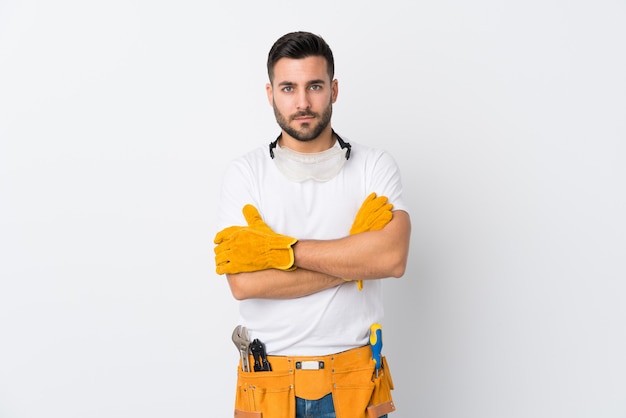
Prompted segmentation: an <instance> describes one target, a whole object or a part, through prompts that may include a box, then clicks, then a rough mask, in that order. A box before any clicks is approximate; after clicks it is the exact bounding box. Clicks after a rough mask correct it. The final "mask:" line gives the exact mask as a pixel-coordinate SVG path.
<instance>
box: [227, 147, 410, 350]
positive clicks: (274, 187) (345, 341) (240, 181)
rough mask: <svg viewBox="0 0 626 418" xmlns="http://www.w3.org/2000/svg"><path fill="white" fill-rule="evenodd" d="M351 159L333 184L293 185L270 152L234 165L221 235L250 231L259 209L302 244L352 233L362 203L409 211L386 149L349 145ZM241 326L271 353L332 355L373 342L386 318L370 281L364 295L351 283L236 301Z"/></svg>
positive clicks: (377, 286)
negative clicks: (381, 199)
mask: <svg viewBox="0 0 626 418" xmlns="http://www.w3.org/2000/svg"><path fill="white" fill-rule="evenodd" d="M350 145H351V146H352V150H351V154H350V159H349V160H348V161H346V163H345V164H344V166H343V168H342V169H341V171H340V172H339V174H337V176H335V177H334V178H332V179H331V180H328V181H326V182H319V181H315V180H306V181H303V182H294V181H290V180H288V179H287V178H286V177H285V176H284V175H283V174H282V173H281V172H280V171H279V170H278V168H277V167H276V164H275V163H274V160H272V158H271V157H270V154H269V148H268V146H263V147H259V148H257V149H255V150H252V151H251V152H249V153H247V154H245V155H243V156H241V157H239V158H237V159H235V160H233V161H231V162H230V163H229V165H228V167H227V169H226V171H225V173H224V177H223V181H222V190H221V193H220V201H219V209H218V219H217V231H219V230H221V229H223V228H226V227H228V226H232V225H246V221H245V219H244V217H243V214H242V208H243V207H244V205H246V204H248V203H250V204H252V205H254V206H255V207H256V208H257V209H258V210H259V213H260V214H261V217H262V218H263V220H264V221H265V222H266V223H267V224H268V225H269V227H270V228H272V229H273V230H274V231H275V232H276V233H279V234H284V235H289V236H292V237H295V238H297V239H319V240H326V239H336V238H341V237H345V236H347V235H349V233H350V228H351V226H352V223H353V221H354V218H355V216H356V214H357V211H358V210H359V208H360V207H361V204H362V203H363V201H364V200H365V198H366V197H367V196H368V195H369V194H370V193H372V192H376V194H377V195H378V196H387V197H388V198H389V202H390V203H392V204H393V205H394V208H393V209H394V210H405V211H407V212H408V210H407V207H406V205H405V203H404V201H403V200H402V183H401V179H400V172H399V170H398V166H397V164H396V162H395V161H394V159H393V158H392V157H391V156H390V155H389V154H388V153H387V152H385V151H383V150H380V149H374V148H371V147H366V146H363V145H359V144H355V143H351V144H350ZM239 307H240V308H239V314H240V318H239V321H240V322H239V324H241V325H243V326H245V327H247V328H248V332H249V335H250V338H251V339H254V338H258V339H259V340H261V341H263V343H264V344H265V346H266V350H267V352H268V354H271V355H293V356H308V355H312V356H315V355H327V354H332V353H337V352H341V351H345V350H349V349H351V348H354V347H360V346H363V345H365V344H367V343H368V336H369V327H370V325H371V324H373V323H375V322H381V320H382V317H383V299H382V281H381V280H367V281H365V282H364V283H363V290H362V291H359V290H358V289H357V285H356V282H346V283H343V284H341V285H340V286H337V287H334V288H332V289H327V290H324V291H321V292H318V293H315V294H312V295H309V296H304V297H300V298H296V299H287V300H276V299H247V300H242V301H240V302H239Z"/></svg>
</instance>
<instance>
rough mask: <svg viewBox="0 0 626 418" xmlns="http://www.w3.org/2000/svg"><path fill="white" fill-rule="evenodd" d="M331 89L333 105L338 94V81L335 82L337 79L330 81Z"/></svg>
mask: <svg viewBox="0 0 626 418" xmlns="http://www.w3.org/2000/svg"><path fill="white" fill-rule="evenodd" d="M331 89H332V92H333V103H335V102H336V101H337V95H338V94H339V81H337V79H334V80H333V81H332V85H331Z"/></svg>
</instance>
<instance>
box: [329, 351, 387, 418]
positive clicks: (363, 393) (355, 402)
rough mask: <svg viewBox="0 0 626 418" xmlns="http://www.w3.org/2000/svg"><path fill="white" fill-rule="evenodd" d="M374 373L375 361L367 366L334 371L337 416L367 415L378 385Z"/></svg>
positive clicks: (334, 399) (338, 417) (334, 398)
mask: <svg viewBox="0 0 626 418" xmlns="http://www.w3.org/2000/svg"><path fill="white" fill-rule="evenodd" d="M373 373H374V362H373V361H372V362H371V363H370V364H369V365H368V366H367V367H361V368H351V369H346V370H340V371H337V370H335V371H334V373H333V403H334V404H335V411H336V414H337V418H341V417H350V418H352V417H359V418H362V417H363V418H364V417H365V411H366V410H367V407H368V405H369V401H370V399H371V398H372V393H373V391H374V388H375V386H376V385H375V383H374V382H373V380H372V376H373Z"/></svg>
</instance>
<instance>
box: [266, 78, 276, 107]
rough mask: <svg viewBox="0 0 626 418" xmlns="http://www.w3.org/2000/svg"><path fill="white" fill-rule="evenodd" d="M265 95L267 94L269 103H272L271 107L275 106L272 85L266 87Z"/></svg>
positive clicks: (268, 84)
mask: <svg viewBox="0 0 626 418" xmlns="http://www.w3.org/2000/svg"><path fill="white" fill-rule="evenodd" d="M265 93H267V101H268V102H270V106H274V90H272V84H271V83H267V84H266V85H265Z"/></svg>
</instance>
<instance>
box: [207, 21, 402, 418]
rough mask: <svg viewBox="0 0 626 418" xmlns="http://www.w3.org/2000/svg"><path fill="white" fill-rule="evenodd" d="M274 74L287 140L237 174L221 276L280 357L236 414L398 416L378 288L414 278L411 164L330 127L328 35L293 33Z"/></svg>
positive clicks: (232, 175) (255, 374)
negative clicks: (402, 165)
mask: <svg viewBox="0 0 626 418" xmlns="http://www.w3.org/2000/svg"><path fill="white" fill-rule="evenodd" d="M267 69H268V75H269V83H268V84H267V86H266V91H267V97H268V100H269V103H270V105H271V106H272V107H273V108H274V114H275V116H276V121H277V122H278V125H279V126H280V129H281V133H280V135H279V137H278V138H277V139H276V140H275V141H273V142H272V143H270V146H269V149H268V147H267V145H265V146H263V147H259V148H258V149H256V150H253V151H251V152H249V153H247V154H246V155H243V156H242V157H240V158H237V159H235V160H234V161H232V162H231V163H230V164H229V166H228V168H227V170H226V172H225V175H224V178H223V183H222V190H221V194H220V203H219V210H218V228H223V229H221V230H220V231H219V232H218V233H217V234H216V236H215V244H217V246H216V247H215V262H216V270H217V273H218V274H226V276H227V278H228V283H229V285H230V288H231V291H232V294H233V296H234V297H235V298H236V299H237V300H239V301H240V321H241V322H240V324H241V326H240V327H238V329H236V330H235V331H236V333H239V332H241V331H243V332H244V333H246V334H247V336H248V337H249V340H250V341H253V345H252V347H254V348H251V351H252V353H253V354H255V353H258V352H261V351H262V350H263V349H265V351H266V354H267V357H258V356H256V355H252V356H248V358H247V359H245V360H243V361H241V363H240V368H239V372H238V379H237V386H238V387H237V395H236V401H235V411H236V412H235V415H236V416H237V417H261V416H262V417H263V418H282V417H284V418H292V417H294V416H295V417H304V416H307V417H335V416H336V417H338V418H352V417H379V416H386V414H387V413H388V412H391V411H393V410H394V409H395V407H394V406H393V402H392V399H391V393H390V391H391V389H392V388H393V384H392V382H391V376H390V374H389V369H388V366H387V364H386V360H385V358H384V356H382V357H377V358H375V359H373V358H372V357H373V350H372V348H370V327H371V326H372V324H379V323H380V322H381V320H382V317H383V306H382V280H379V279H383V278H388V277H401V276H402V275H403V274H404V272H405V268H406V264H407V259H408V250H409V238H410V229H411V224H410V219H409V215H408V211H407V207H406V205H405V203H404V201H403V199H402V185H401V181H400V173H399V170H398V167H397V165H396V163H395V161H394V160H393V159H392V157H391V156H390V155H389V154H387V153H386V152H384V151H382V150H378V149H374V148H370V147H365V146H362V145H359V144H356V143H351V144H350V143H348V142H346V141H344V140H343V139H342V138H341V137H340V136H339V135H337V133H336V132H335V131H334V130H333V128H332V127H331V116H332V105H333V103H335V101H336V100H337V94H338V91H339V89H338V82H337V80H336V79H334V59H333V55H332V52H331V49H330V48H329V46H328V45H327V44H326V42H325V41H324V40H323V39H322V38H321V37H319V36H317V35H314V34H311V33H308V32H294V33H288V34H286V35H284V36H282V37H281V38H280V39H278V40H277V41H276V42H275V44H274V45H273V46H272V48H271V50H270V52H269V55H268V61H267ZM242 327H245V328H243V329H242ZM238 330H239V331H238ZM380 337H381V336H380V335H379V334H376V335H372V340H371V342H372V343H377V342H379V341H380ZM377 338H378V339H377ZM255 341H256V345H255V343H254V342H255ZM374 357H376V356H375V355H374ZM264 360H267V363H269V365H266V362H265V361H264ZM246 361H249V363H250V371H246V370H242V368H245V367H246V365H245V364H244V363H245V362H246ZM253 364H254V366H255V367H254V369H257V370H256V371H255V370H252V369H253V367H252V365H253ZM265 365H266V366H265ZM264 366H265V367H264ZM270 369H271V370H270Z"/></svg>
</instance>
